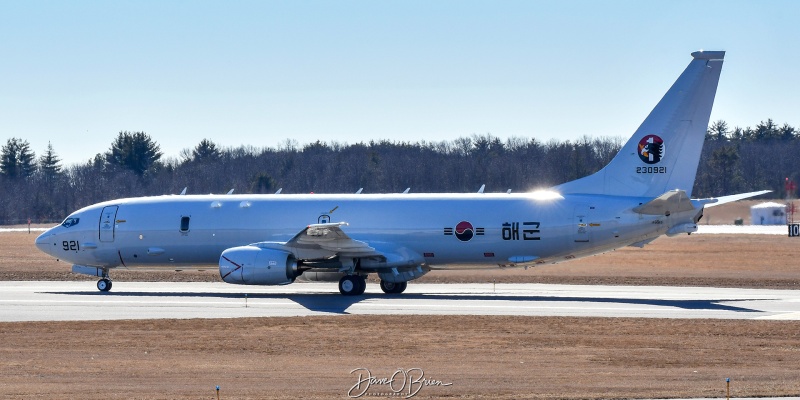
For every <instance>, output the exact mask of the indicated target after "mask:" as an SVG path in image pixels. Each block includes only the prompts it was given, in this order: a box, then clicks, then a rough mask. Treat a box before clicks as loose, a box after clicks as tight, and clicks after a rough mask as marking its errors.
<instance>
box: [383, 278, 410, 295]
mask: <svg viewBox="0 0 800 400" xmlns="http://www.w3.org/2000/svg"><path fill="white" fill-rule="evenodd" d="M407 287H408V282H398V283H395V282H387V281H384V280H381V290H383V292H384V293H387V294H398V293H403V292H404V291H405V290H406V288H407Z"/></svg>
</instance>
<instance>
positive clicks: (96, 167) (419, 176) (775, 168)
mask: <svg viewBox="0 0 800 400" xmlns="http://www.w3.org/2000/svg"><path fill="white" fill-rule="evenodd" d="M624 140H625V139H623V138H590V137H588V136H585V137H582V138H580V139H578V140H576V141H563V142H562V141H557V140H551V141H548V142H541V141H539V140H536V139H535V138H519V137H515V138H510V139H508V140H501V139H499V138H497V137H494V136H492V135H489V134H487V135H473V136H472V137H464V138H459V139H456V140H453V141H431V142H427V141H423V142H415V143H411V142H402V141H399V142H398V141H371V142H369V143H363V142H362V143H355V144H346V143H339V142H321V141H317V142H314V143H309V144H304V145H300V144H298V143H297V142H296V141H293V140H286V141H285V142H283V143H282V144H281V145H280V146H279V147H278V148H256V147H252V146H241V147H235V148H220V147H219V146H217V145H216V144H215V143H214V142H212V141H210V140H202V141H201V142H200V143H198V144H197V145H196V146H195V147H193V148H190V149H185V150H183V151H182V152H181V154H180V155H179V156H178V157H177V158H165V157H163V154H162V152H161V150H160V148H159V146H158V144H157V143H156V142H155V141H154V140H153V139H152V138H151V137H150V136H149V135H147V134H146V133H144V132H119V134H118V135H117V137H116V138H115V139H114V140H113V141H112V143H111V146H110V147H109V150H108V151H107V152H106V153H103V154H97V155H95V156H94V157H93V158H92V159H91V160H90V161H89V162H87V163H85V164H78V165H70V166H64V165H62V163H61V161H60V159H59V157H58V155H57V153H56V152H55V150H54V149H53V147H52V146H50V145H48V147H47V149H46V150H45V152H44V153H43V154H42V155H41V156H40V157H36V155H35V154H34V152H33V151H32V150H31V148H30V145H29V144H28V143H27V142H26V141H24V140H22V139H18V138H11V139H9V140H8V141H7V143H6V144H5V145H4V146H3V147H2V149H1V150H0V196H2V199H3V201H2V202H0V224H4V225H7V224H18V223H24V222H26V221H27V219H28V218H31V219H32V220H33V222H56V221H59V220H61V219H63V218H64V217H65V216H66V215H67V214H68V213H70V212H71V211H74V210H76V209H78V208H81V207H84V206H87V205H90V204H93V203H97V202H100V201H103V200H110V199H114V198H120V197H133V196H148V195H160V194H177V193H179V192H180V191H181V190H182V189H183V188H184V187H188V192H189V193H203V194H206V193H225V192H227V191H229V190H230V189H234V190H235V193H274V192H275V191H276V190H278V189H279V188H282V189H283V193H309V192H317V193H349V192H355V191H356V190H358V189H359V188H364V192H365V193H392V192H402V191H403V190H405V189H406V188H408V187H410V188H411V190H412V191H413V192H474V191H477V190H478V188H479V187H480V186H481V185H482V184H486V191H487V192H492V191H494V192H505V191H506V190H508V189H512V190H513V191H515V192H520V191H528V190H531V189H534V188H546V187H550V186H553V185H557V184H560V183H563V182H567V181H570V180H573V179H577V178H580V177H582V176H586V175H588V174H591V173H593V172H596V171H597V170H599V169H600V168H602V167H603V166H604V165H605V164H607V163H608V162H609V161H610V160H611V159H612V158H613V157H614V155H616V153H617V152H618V151H619V149H620V147H621V145H622V144H623V143H624ZM797 150H800V135H798V132H797V131H796V130H795V129H794V128H793V127H791V126H789V125H787V124H784V125H783V126H776V125H775V124H774V123H773V122H772V120H767V121H766V122H761V123H759V124H758V125H756V127H755V128H749V127H748V128H744V129H740V128H733V129H729V128H728V126H727V124H726V123H725V122H724V121H717V122H715V123H714V124H712V126H711V127H710V129H709V130H708V133H707V138H706V144H705V147H704V151H703V153H702V154H703V155H702V159H701V162H700V167H699V169H698V174H697V181H696V185H695V189H694V194H693V195H694V196H695V197H710V196H718V195H724V194H733V193H736V192H745V191H753V190H760V189H772V190H774V191H775V192H776V196H784V195H785V193H784V178H785V177H789V178H790V179H794V178H795V177H796V175H797V172H796V171H798V166H799V165H798V164H799V163H800V160H799V159H798V157H797V156H796V154H798V153H797Z"/></svg>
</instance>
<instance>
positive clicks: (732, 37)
mask: <svg viewBox="0 0 800 400" xmlns="http://www.w3.org/2000/svg"><path fill="white" fill-rule="evenodd" d="M798 16H800V2H797V1H663V2H656V1H585V2H584V1H553V2H536V1H335V2H334V1H282V2H268V1H252V2H250V1H225V2H206V1H91V2H90V1H22V0H20V1H7V0H2V1H0V141H1V142H2V143H3V144H4V143H5V141H6V140H7V139H8V138H10V137H21V138H23V139H26V140H28V141H29V142H30V143H31V145H32V147H33V149H34V150H35V151H36V153H37V155H39V154H41V153H42V152H43V151H44V149H45V148H46V146H47V142H48V141H49V142H52V144H53V146H54V148H55V150H56V152H57V153H58V154H59V155H60V157H61V158H62V159H63V160H64V161H65V163H66V164H73V163H78V162H81V163H82V162H86V161H87V160H89V159H90V158H92V157H93V156H94V155H95V154H97V153H101V152H105V151H106V150H108V148H109V146H110V143H111V141H112V140H113V138H114V137H115V136H116V134H117V132H119V131H121V130H129V131H139V130H141V131H145V132H147V133H148V134H150V135H151V136H152V137H153V138H154V139H155V140H156V141H157V142H158V143H159V144H160V145H161V148H162V150H163V152H164V154H165V156H167V157H178V155H179V152H180V150H181V149H184V148H190V147H194V146H195V145H196V144H197V143H198V142H199V141H200V140H201V139H203V138H209V139H211V140H213V141H215V142H217V143H218V144H220V145H222V146H239V145H252V146H256V147H263V146H270V147H276V146H279V145H280V143H281V142H283V141H285V140H286V139H295V140H297V141H298V142H299V143H300V144H303V143H308V142H312V141H315V140H318V139H319V140H323V141H328V142H330V141H339V142H346V143H354V142H359V141H369V140H371V139H375V140H378V139H389V140H410V141H419V140H428V141H434V140H436V141H438V140H452V139H455V138H458V137H462V136H470V135H472V134H485V133H491V134H493V135H495V136H499V137H501V138H503V139H505V138H508V137H511V136H522V137H535V138H537V139H539V140H543V141H547V140H549V139H552V138H555V139H559V140H566V139H570V140H574V139H575V138H578V137H580V136H582V135H589V136H593V137H594V136H622V137H628V136H630V135H631V134H632V133H633V131H634V130H635V129H636V127H638V125H639V123H640V122H641V121H642V120H643V119H644V117H645V116H646V115H647V113H648V112H649V111H650V109H651V108H652V107H653V106H654V105H655V104H656V102H657V101H658V100H659V99H660V98H661V96H662V95H663V94H664V92H665V91H666V90H667V88H668V87H669V86H670V85H671V84H672V82H673V81H674V80H675V79H676V78H677V77H678V75H679V74H680V72H681V71H682V70H683V69H684V68H685V66H686V65H687V64H688V63H689V61H690V60H691V57H690V55H689V53H691V52H692V51H695V50H698V49H706V50H726V51H727V52H728V53H727V55H726V61H725V66H724V67H723V71H722V78H721V82H720V86H719V90H718V92H717V101H716V104H715V106H714V112H713V114H712V120H717V119H724V120H726V121H728V122H729V123H730V125H731V126H742V127H744V126H753V125H755V124H757V123H758V122H759V121H761V120H764V119H767V118H773V119H774V120H775V121H776V122H777V123H779V124H782V123H784V122H787V123H789V124H791V125H794V126H800V114H799V113H800V102H799V101H798V93H800V79H798V71H799V70H800V62H798V61H799V60H798V57H800V56H799V55H800V30H798V28H797V22H798Z"/></svg>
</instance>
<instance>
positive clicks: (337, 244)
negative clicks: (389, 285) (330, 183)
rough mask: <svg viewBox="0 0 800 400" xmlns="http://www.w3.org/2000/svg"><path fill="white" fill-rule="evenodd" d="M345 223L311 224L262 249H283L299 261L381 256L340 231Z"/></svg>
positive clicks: (259, 244) (263, 245)
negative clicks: (337, 257) (289, 236)
mask: <svg viewBox="0 0 800 400" xmlns="http://www.w3.org/2000/svg"><path fill="white" fill-rule="evenodd" d="M344 225H347V223H346V222H332V223H327V224H312V225H309V226H307V227H306V228H305V229H303V230H302V231H300V233H298V234H297V235H295V236H294V237H293V238H291V239H290V240H289V241H288V242H286V243H275V242H262V243H256V244H255V245H256V246H258V247H262V248H283V249H285V250H289V251H291V252H292V253H293V254H294V256H295V257H297V259H300V260H321V259H326V258H332V257H335V256H337V255H338V256H339V257H349V258H363V257H375V256H381V257H382V256H383V254H382V253H381V252H379V251H376V250H375V249H374V248H373V247H370V246H369V245H368V244H366V243H364V242H362V241H359V240H355V239H353V238H351V237H350V236H347V234H346V233H344V231H343V230H342V229H341V227H342V226H344Z"/></svg>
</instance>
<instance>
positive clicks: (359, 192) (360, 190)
mask: <svg viewBox="0 0 800 400" xmlns="http://www.w3.org/2000/svg"><path fill="white" fill-rule="evenodd" d="M363 191H364V188H361V189H358V191H356V194H361V192H363Z"/></svg>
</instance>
